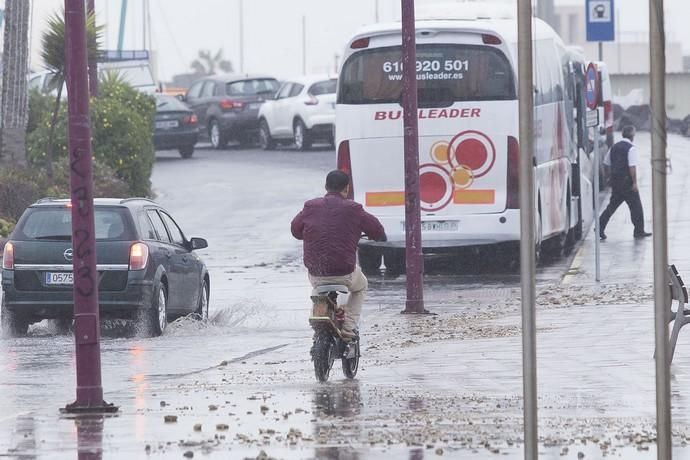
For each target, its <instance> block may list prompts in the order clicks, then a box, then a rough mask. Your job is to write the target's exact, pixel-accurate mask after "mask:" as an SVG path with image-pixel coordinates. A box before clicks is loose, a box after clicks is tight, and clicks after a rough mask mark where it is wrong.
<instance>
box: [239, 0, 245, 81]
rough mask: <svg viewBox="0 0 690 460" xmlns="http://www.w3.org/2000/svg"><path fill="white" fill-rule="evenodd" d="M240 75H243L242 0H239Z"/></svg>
mask: <svg viewBox="0 0 690 460" xmlns="http://www.w3.org/2000/svg"><path fill="white" fill-rule="evenodd" d="M239 7H240V12H239V13H240V30H239V32H240V73H244V0H240V5H239Z"/></svg>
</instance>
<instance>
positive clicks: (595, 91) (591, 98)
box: [585, 62, 599, 110]
mask: <svg viewBox="0 0 690 460" xmlns="http://www.w3.org/2000/svg"><path fill="white" fill-rule="evenodd" d="M586 80H587V81H586V84H587V88H586V91H585V100H586V102H587V108H589V109H590V110H594V109H596V108H597V105H598V104H599V72H597V68H596V67H595V66H594V63H593V62H590V63H589V66H588V67H587V74H586Z"/></svg>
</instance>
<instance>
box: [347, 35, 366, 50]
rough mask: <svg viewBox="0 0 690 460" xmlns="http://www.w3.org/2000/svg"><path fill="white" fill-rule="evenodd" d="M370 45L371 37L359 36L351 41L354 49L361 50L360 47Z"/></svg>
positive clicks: (351, 46)
mask: <svg viewBox="0 0 690 460" xmlns="http://www.w3.org/2000/svg"><path fill="white" fill-rule="evenodd" d="M368 47H369V37H364V38H358V39H357V40H355V41H353V42H352V43H350V48H352V49H353V50H359V49H362V48H368Z"/></svg>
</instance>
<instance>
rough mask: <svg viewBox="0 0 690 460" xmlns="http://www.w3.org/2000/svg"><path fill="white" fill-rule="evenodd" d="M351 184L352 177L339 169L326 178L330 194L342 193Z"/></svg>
mask: <svg viewBox="0 0 690 460" xmlns="http://www.w3.org/2000/svg"><path fill="white" fill-rule="evenodd" d="M349 183H350V176H348V175H347V174H346V173H344V172H342V171H340V170H339V169H336V170H335V171H331V172H329V173H328V175H327V176H326V190H328V191H329V192H336V193H340V192H342V191H343V190H345V188H346V187H347V185H348V184H349Z"/></svg>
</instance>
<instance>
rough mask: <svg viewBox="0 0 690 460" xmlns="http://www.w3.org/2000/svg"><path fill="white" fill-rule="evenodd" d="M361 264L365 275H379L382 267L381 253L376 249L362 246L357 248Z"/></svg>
mask: <svg viewBox="0 0 690 460" xmlns="http://www.w3.org/2000/svg"><path fill="white" fill-rule="evenodd" d="M357 257H358V259H359V266H360V267H361V268H362V272H363V273H364V274H365V275H377V274H378V273H379V269H380V268H381V253H380V252H379V251H377V250H376V249H371V248H366V247H360V248H359V249H358V250H357Z"/></svg>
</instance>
